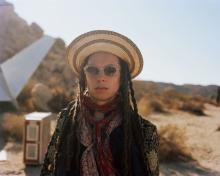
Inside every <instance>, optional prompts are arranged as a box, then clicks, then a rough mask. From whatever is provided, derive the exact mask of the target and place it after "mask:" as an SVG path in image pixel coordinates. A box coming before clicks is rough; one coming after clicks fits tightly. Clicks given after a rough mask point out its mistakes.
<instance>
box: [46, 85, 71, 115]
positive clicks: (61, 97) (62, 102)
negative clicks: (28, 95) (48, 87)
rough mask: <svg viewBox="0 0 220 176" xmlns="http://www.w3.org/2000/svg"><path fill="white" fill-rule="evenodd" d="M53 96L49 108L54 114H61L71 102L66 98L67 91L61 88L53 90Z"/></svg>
mask: <svg viewBox="0 0 220 176" xmlns="http://www.w3.org/2000/svg"><path fill="white" fill-rule="evenodd" d="M52 94H53V98H52V99H51V100H50V101H49V102H48V106H49V107H50V108H51V110H52V111H53V112H59V111H60V109H62V108H64V107H65V106H66V105H67V103H68V102H69V101H70V100H69V99H68V97H67V96H66V94H65V90H64V89H62V88H60V87H56V88H54V89H52Z"/></svg>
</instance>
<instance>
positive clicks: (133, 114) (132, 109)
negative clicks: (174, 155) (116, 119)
mask: <svg viewBox="0 0 220 176" xmlns="http://www.w3.org/2000/svg"><path fill="white" fill-rule="evenodd" d="M119 63H120V66H121V85H120V89H119V92H120V94H121V97H122V100H123V103H122V109H123V112H122V121H123V129H124V157H123V158H124V161H123V164H124V168H125V170H124V172H125V173H124V175H126V176H131V175H132V170H131V168H132V167H131V166H132V163H131V162H132V161H131V158H132V147H133V146H132V144H133V142H135V143H136V144H138V146H139V148H140V149H141V148H142V147H141V146H143V145H142V142H143V141H142V140H141V139H142V137H141V136H142V133H141V132H140V122H139V117H138V108H137V103H136V100H135V96H134V89H133V85H132V81H131V75H130V72H129V68H128V64H127V63H126V62H125V61H124V60H122V59H119ZM141 150H142V149H141ZM141 153H142V151H141Z"/></svg>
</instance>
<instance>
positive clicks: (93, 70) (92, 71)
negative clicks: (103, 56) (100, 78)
mask: <svg viewBox="0 0 220 176" xmlns="http://www.w3.org/2000/svg"><path fill="white" fill-rule="evenodd" d="M86 71H87V72H88V73H89V74H91V75H98V74H99V69H98V68H96V67H87V69H86Z"/></svg>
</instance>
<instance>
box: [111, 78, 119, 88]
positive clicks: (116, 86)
mask: <svg viewBox="0 0 220 176" xmlns="http://www.w3.org/2000/svg"><path fill="white" fill-rule="evenodd" d="M112 85H113V87H114V90H116V91H118V89H119V87H120V77H117V78H115V79H114V81H113V83H112Z"/></svg>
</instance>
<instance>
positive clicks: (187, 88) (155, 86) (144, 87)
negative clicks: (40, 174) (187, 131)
mask: <svg viewBox="0 0 220 176" xmlns="http://www.w3.org/2000/svg"><path fill="white" fill-rule="evenodd" d="M218 87H219V86H218V85H208V86H201V85H193V84H184V85H175V84H172V83H162V82H153V81H137V80H136V81H134V88H135V90H136V92H138V93H137V96H141V93H140V92H146V91H156V92H162V91H166V90H175V91H177V92H180V93H183V94H188V95H198V96H203V97H206V98H211V97H216V96H217V89H218Z"/></svg>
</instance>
